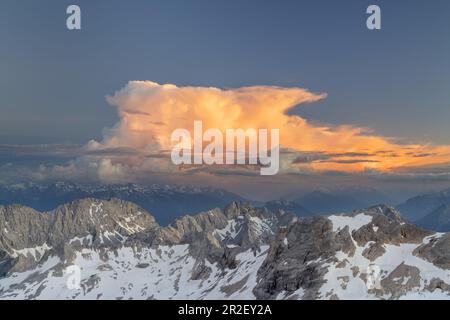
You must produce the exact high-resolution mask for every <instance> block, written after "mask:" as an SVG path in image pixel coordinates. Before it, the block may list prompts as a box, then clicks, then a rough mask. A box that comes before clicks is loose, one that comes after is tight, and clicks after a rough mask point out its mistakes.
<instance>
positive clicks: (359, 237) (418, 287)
mask: <svg viewBox="0 0 450 320" xmlns="http://www.w3.org/2000/svg"><path fill="white" fill-rule="evenodd" d="M449 261H450V234H449V233H448V234H442V233H435V232H430V231H426V230H423V229H421V228H418V227H416V226H414V225H412V224H410V223H408V222H407V221H406V220H404V219H403V218H402V217H401V216H400V214H399V212H397V211H396V210H395V209H393V208H392V207H389V206H385V205H379V206H375V207H371V208H368V209H363V210H358V211H355V212H353V213H351V214H339V215H331V216H314V217H308V218H298V217H296V216H295V215H293V214H288V213H284V212H282V211H278V212H276V213H275V212H272V211H270V210H268V209H267V208H253V207H252V206H250V205H246V204H241V203H236V202H232V203H231V204H229V205H228V206H226V207H225V209H223V210H221V209H214V210H208V211H206V212H202V213H199V214H197V215H195V216H183V217H180V218H178V219H176V220H175V221H174V222H173V223H171V224H170V225H169V226H166V227H163V226H160V225H159V224H158V223H157V222H156V221H155V219H154V217H153V216H152V215H151V213H149V212H146V211H145V210H144V209H143V208H141V207H139V206H137V205H135V204H133V203H131V202H127V201H123V200H118V199H111V200H107V201H106V200H99V199H92V198H88V199H82V200H77V201H74V202H70V203H67V204H64V205H61V206H59V207H58V208H56V209H55V210H54V211H52V212H50V213H45V212H43V213H41V212H37V211H35V210H34V209H31V208H29V207H26V206H22V205H8V206H0V299H8V300H10V299H92V300H95V299H195V300H199V299H306V300H310V299H449V297H450V263H449Z"/></svg>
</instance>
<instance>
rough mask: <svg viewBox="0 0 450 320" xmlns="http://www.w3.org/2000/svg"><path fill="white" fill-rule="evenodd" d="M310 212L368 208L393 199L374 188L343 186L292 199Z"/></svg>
mask: <svg viewBox="0 0 450 320" xmlns="http://www.w3.org/2000/svg"><path fill="white" fill-rule="evenodd" d="M291 202H294V203H296V204H298V205H300V206H302V207H303V208H305V209H306V210H307V211H309V212H313V213H315V214H332V213H340V212H350V211H353V210H358V209H360V208H367V207H370V206H373V205H376V204H378V203H388V204H391V203H392V200H391V199H390V198H389V197H388V196H386V195H384V194H383V193H381V192H379V191H378V190H375V189H372V188H363V187H361V188H358V187H355V188H342V189H338V190H315V191H313V192H310V193H307V194H305V195H302V196H300V197H296V198H293V199H291Z"/></svg>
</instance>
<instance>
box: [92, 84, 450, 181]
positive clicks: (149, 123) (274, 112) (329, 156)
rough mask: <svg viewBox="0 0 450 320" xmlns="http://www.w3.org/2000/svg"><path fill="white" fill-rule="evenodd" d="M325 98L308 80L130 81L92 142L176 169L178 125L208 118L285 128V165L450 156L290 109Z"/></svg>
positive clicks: (382, 166)
mask: <svg viewBox="0 0 450 320" xmlns="http://www.w3.org/2000/svg"><path fill="white" fill-rule="evenodd" d="M324 98H326V94H316V93H312V92H310V91H308V90H306V89H302V88H281V87H273V86H253V87H243V88H238V89H226V90H223V89H219V88H214V87H189V86H188V87H178V86H176V85H173V84H164V85H160V84H158V83H155V82H151V81H130V82H129V83H128V84H127V85H126V86H125V87H124V88H122V89H121V90H119V91H117V92H116V93H115V94H114V95H112V96H109V97H107V100H108V102H109V103H110V104H111V105H113V106H115V107H116V108H117V110H118V114H119V117H120V121H119V123H117V124H116V126H115V127H114V128H112V129H110V130H108V131H107V133H106V135H105V138H104V140H103V141H101V142H96V141H91V142H90V143H89V144H88V146H87V148H88V149H89V150H90V151H92V152H95V151H96V152H99V151H101V150H104V149H106V150H111V149H112V150H114V149H118V150H120V149H127V150H135V151H137V152H138V153H139V154H140V156H136V155H134V156H130V157H125V158H124V157H121V158H120V159H112V163H113V165H114V163H120V165H122V166H123V165H125V166H129V167H134V168H144V169H146V170H160V171H161V170H162V171H164V170H172V169H173V166H172V165H171V164H170V163H168V159H167V157H166V156H165V155H167V151H168V150H170V149H171V148H172V146H173V144H172V142H171V141H170V137H171V133H172V132H173V130H175V129H177V128H185V129H188V130H192V127H193V122H194V121H195V120H202V121H203V127H204V130H206V129H208V128H218V129H220V130H221V131H222V132H225V130H226V129H237V128H242V129H248V128H255V129H262V128H264V129H280V143H281V147H282V148H284V150H285V152H284V153H283V158H282V169H283V171H284V172H290V171H292V172H295V171H297V170H314V171H330V170H331V171H344V172H358V171H359V172H361V171H367V170H376V171H380V172H393V171H395V170H397V169H399V168H404V167H420V166H429V165H437V164H441V163H446V162H449V160H450V148H449V147H448V146H431V145H427V144H399V143H396V142H395V141H394V140H393V139H390V138H386V137H383V136H380V135H376V134H374V133H373V132H372V131H371V130H369V129H366V128H360V127H355V126H351V125H343V126H330V125H327V126H325V125H324V126H318V125H314V124H311V123H309V122H308V121H307V120H306V119H304V118H302V117H301V116H298V115H289V114H288V111H289V110H291V109H292V108H294V107H296V106H298V105H300V104H304V103H313V102H316V101H319V100H321V99H324ZM145 155H147V156H145ZM151 155H153V156H151ZM156 155H160V156H159V157H157V156H156Z"/></svg>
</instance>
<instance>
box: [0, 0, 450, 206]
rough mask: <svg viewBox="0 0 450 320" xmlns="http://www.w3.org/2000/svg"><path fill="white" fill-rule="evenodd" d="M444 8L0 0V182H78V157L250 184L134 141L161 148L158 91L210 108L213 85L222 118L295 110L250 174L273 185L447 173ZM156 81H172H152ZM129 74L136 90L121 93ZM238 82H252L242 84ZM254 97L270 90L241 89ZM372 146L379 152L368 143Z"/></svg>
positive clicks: (418, 180) (162, 108) (402, 183)
mask: <svg viewBox="0 0 450 320" xmlns="http://www.w3.org/2000/svg"><path fill="white" fill-rule="evenodd" d="M70 4H77V5H79V6H80V7H81V11H82V30H81V31H69V30H67V29H66V26H65V19H66V17H67V15H66V14H65V10H66V8H67V6H68V5H70ZM370 4H377V5H379V6H380V8H381V13H382V29H381V30H377V31H371V30H368V29H367V28H366V18H367V14H366V12H365V11H366V8H367V6H368V5H370ZM449 17H450V2H448V1H446V0H434V1H433V2H432V3H430V2H426V1H406V0H397V1H364V0H346V1H330V0H329V1H325V0H319V1H317V0H315V1H312V0H311V1H298V0H296V1H288V0H283V1H272V0H267V1H254V0H247V1H237V0H229V1H203V0H189V1H170V0H169V1H167V0H164V1H138V0H135V1H103V0H97V1H84V0H77V1H61V0H58V1H56V0H53V1H52V0H40V1H26V0H21V1H11V0H4V1H1V3H0V38H1V39H2V41H0V113H1V117H0V128H1V130H0V181H7V182H10V181H12V180H14V179H15V178H18V179H19V178H21V179H37V180H45V179H47V178H52V177H58V175H59V176H62V177H71V178H73V179H79V180H83V179H85V178H86V177H91V176H92V175H93V174H92V172H91V170H94V172H95V174H94V175H95V176H96V177H98V178H99V179H100V180H102V181H103V180H104V181H106V182H117V181H122V180H123V179H124V176H126V177H127V178H130V177H132V176H138V177H139V176H142V170H144V171H145V172H146V174H148V176H149V177H151V179H150V178H149V179H150V180H161V181H163V180H168V181H172V182H183V183H184V182H185V181H187V182H190V183H197V182H198V183H200V184H202V183H208V184H214V185H217V184H218V185H221V186H224V187H226V188H228V189H236V185H237V184H239V185H240V186H241V188H244V189H249V188H253V187H254V186H255V183H256V184H259V181H260V179H262V178H259V177H252V176H251V174H248V173H247V172H235V171H232V172H229V171H227V170H221V172H220V174H218V172H217V171H215V172H211V170H207V171H206V172H204V171H201V170H199V171H201V172H195V173H193V172H190V173H189V174H188V175H187V176H183V177H181V176H180V174H178V175H175V176H174V175H173V172H171V170H170V169H167V168H165V165H164V164H161V161H160V157H156V156H153V157H149V156H148V154H146V156H145V159H149V158H151V160H145V161H144V160H142V159H143V156H142V154H141V152H142V150H145V151H146V152H147V153H151V154H155V153H158V152H160V151H161V150H163V149H166V148H167V147H168V145H164V144H163V143H161V139H163V138H164V137H162V136H163V132H164V134H165V135H166V136H167V133H168V132H170V130H172V129H173V128H174V127H173V126H169V127H167V128H166V130H165V131H164V130H163V131H161V130H160V127H159V126H158V125H155V123H158V122H162V121H163V120H162V119H164V121H166V122H171V123H172V122H173V123H176V124H177V125H185V126H186V125H189V123H190V122H191V120H193V119H191V118H189V119H188V120H186V122H181V123H180V122H176V121H172V120H173V119H176V117H177V116H179V114H178V113H179V109H178V107H175V108H173V109H170V108H169V107H168V105H170V104H168V100H164V99H167V97H169V98H168V99H172V101H177V100H176V99H178V97H180V96H181V97H183V99H185V100H184V101H189V102H190V103H192V102H195V103H196V104H197V105H200V106H202V107H201V108H200V109H202V108H203V109H202V110H203V111H204V112H209V113H211V114H214V113H215V112H216V111H217V108H216V106H215V105H214V103H211V102H210V101H211V100H207V101H206V100H201V101H200V100H198V99H199V96H202V95H208V96H210V94H211V92H210V91H211V90H209V89H210V88H212V87H213V88H217V90H218V91H214V90H213V91H214V94H213V96H214V99H216V101H223V99H225V100H226V101H227V103H230V104H237V105H239V106H240V107H239V108H238V111H239V112H241V113H242V114H243V115H246V116H243V117H241V118H233V117H230V115H229V111H226V110H225V111H223V112H224V114H225V116H226V117H230V118H229V119H234V120H233V121H231V120H230V121H229V125H241V126H243V125H246V124H247V125H248V124H249V123H253V124H254V125H255V126H261V125H263V124H264V125H266V126H279V125H282V126H285V125H286V124H287V123H291V122H292V121H294V120H295V121H297V122H298V123H297V124H296V125H292V124H290V125H291V127H286V128H289V131H288V133H285V134H284V135H283V133H282V139H281V144H282V145H283V146H284V147H286V148H287V149H289V150H292V149H293V150H295V152H296V153H295V156H293V158H292V159H291V158H289V157H287V156H286V157H287V158H286V157H285V158H283V159H284V160H286V161H289V164H287V165H285V166H286V168H284V167H283V168H282V169H283V170H284V169H286V170H284V171H283V170H282V174H281V175H280V176H277V177H272V178H271V179H270V180H265V182H267V184H268V185H270V186H272V185H274V184H276V185H277V186H282V187H280V193H287V192H292V190H293V188H294V189H295V188H306V186H307V185H309V186H311V185H314V186H315V185H317V186H320V185H322V184H329V183H330V181H333V183H335V184H343V183H346V184H365V185H366V184H371V185H374V186H380V187H383V188H391V189H395V190H398V189H408V188H413V184H414V185H419V186H420V188H421V189H423V190H425V189H429V188H433V187H434V188H439V187H445V186H449V185H450V183H449V182H448V173H447V168H449V167H450V166H448V162H449V161H448V160H449V158H448V155H449V152H448V150H449V147H448V146H449V145H450V135H449V134H448V132H449V129H450V123H449V121H448V120H449V119H450V90H448V88H449V85H450V39H449V37H448V35H449V32H450V19H449ZM135 80H142V81H146V82H133V81H135ZM130 81H131V82H130ZM164 84H173V85H175V86H176V88H175V90H172V91H170V92H171V93H170V94H166V91H164V88H165V87H164ZM152 86H153V87H152ZM139 87H144V91H145V90H147V91H148V92H147V93H144V96H143V97H141V98H142V101H141V102H140V103H135V102H134V100H133V99H134V93H135V92H137V94H138V95H140V94H141V93H140V92H141V91H140V89H139ZM150 87H151V88H150ZM246 87H250V88H253V89H252V90H253V91H255V90H256V89H255V88H260V89H261V88H262V89H261V90H262V91H263V92H264V95H261V94H260V92H256V93H255V92H252V94H251V95H249V96H245V97H244V98H242V97H241V96H240V90H242V88H246ZM149 88H150V89H149ZM275 88H278V89H275ZM295 88H296V89H295ZM141 89H142V88H141ZM294 89H295V90H294ZM191 91H193V92H194V93H191ZM280 94H281V95H283V97H284V98H286V99H287V100H286V101H285V100H283V99H281V98H280V96H279V95H280ZM161 96H162V98H161ZM260 98H261V99H262V98H264V99H268V100H270V99H273V100H274V103H271V104H268V103H267V101H266V103H261V104H260V107H256V104H249V105H247V104H246V103H244V102H243V100H242V99H244V100H245V99H256V100H258V99H260ZM130 101H132V102H130ZM205 101H206V102H205ZM203 104H204V105H203ZM175 105H176V104H175ZM272 106H273V107H272ZM130 107H131V109H133V110H134V111H136V110H137V111H139V112H144V113H145V112H150V111H151V112H152V117H153V118H152V123H153V124H151V123H149V122H148V121H147V120H145V117H144V118H142V117H139V116H136V114H134V115H130V113H129V112H128V111H129V108H130ZM191 108H192V105H191ZM168 110H169V111H170V112H169V111H168ZM227 110H228V109H227ZM249 110H253V111H252V112H250V111H249ZM273 110H276V111H277V113H276V114H273ZM192 111H193V110H192V109H189V108H188V109H187V110H185V115H186V114H187V115H192V114H195V112H192ZM235 111H236V110H235ZM244 111H245V112H244ZM127 112H128V113H127ZM236 112H237V111H236ZM255 113H258V114H260V115H261V116H260V117H259V118H260V119H259V120H260V121H256V120H254V119H255V117H254V114H255ZM209 119H210V124H211V125H216V126H219V124H220V122H221V121H220V119H216V120H215V121H213V120H211V119H213V118H209ZM249 119H253V120H254V121H253V120H252V121H250V120H249ZM267 119H270V120H271V121H272V122H271V123H267V121H266V120H267ZM295 121H294V122H295ZM130 123H131V124H130ZM173 125H174V124H173ZM136 126H140V127H142V126H145V130H144V132H143V134H150V137H149V138H148V140H145V139H147V138H145V139H144V138H143V137H140V138H139V139H138V138H136V137H134V136H132V135H131V134H130V132H132V129H133V128H135V127H136ZM285 132H286V131H285ZM142 139H144V140H142ZM118 141H119V142H118ZM43 145H44V146H43ZM155 145H158V146H157V147H154V146H155ZM152 147H154V148H153V149H152ZM125 149H126V150H125ZM363 149H367V150H363ZM383 149H386V150H383ZM387 149H388V150H390V151H392V152H391V153H390V154H391V155H392V156H386V154H385V155H381V154H380V152H381V151H387ZM111 150H114V154H113V155H110V154H108V153H112V151H111ZM119 151H120V152H119ZM137 151H138V153H139V156H136V154H135V153H136V152H137ZM94 153H95V155H93V154H94ZM285 154H288V152H286V151H285ZM337 154H340V155H341V156H340V157H339V156H337ZM344 154H345V156H344ZM93 157H95V161H94V160H93ZM361 158H364V159H361ZM118 159H119V160H118ZM120 159H126V161H125V160H123V161H122V160H120ZM136 159H138V160H136ZM361 160H364V161H366V162H361ZM130 163H131V164H130ZM292 164H294V165H292ZM2 166H3V169H2ZM130 166H131V167H133V170H132V172H131V171H130ZM11 168H15V169H14V170H12V169H11ZM36 168H38V170H37V169H36ZM222 171H226V172H222ZM380 173H382V174H380ZM337 177H339V178H337ZM344 180H345V181H344ZM255 181H258V182H255ZM412 181H413V182H412ZM283 186H284V187H283ZM271 188H272V187H267V189H268V190H270V189H271ZM415 188H417V187H415ZM259 189H261V188H259ZM267 194H270V192H268V191H261V192H260V193H258V192H253V193H252V196H253V197H254V198H261V197H266V196H267Z"/></svg>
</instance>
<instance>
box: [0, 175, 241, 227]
mask: <svg viewBox="0 0 450 320" xmlns="http://www.w3.org/2000/svg"><path fill="white" fill-rule="evenodd" d="M83 198H96V199H103V200H109V199H111V198H117V199H122V200H125V201H131V202H133V203H136V204H138V205H140V206H141V207H143V208H144V209H146V210H147V211H150V212H151V213H152V214H153V216H154V217H155V219H156V220H157V221H158V223H160V224H163V225H166V224H168V223H170V222H172V221H173V220H174V219H175V218H177V217H179V216H182V215H185V214H195V213H198V212H201V211H205V210H209V209H211V208H216V207H219V208H223V207H225V206H226V205H227V204H229V203H230V202H232V201H245V199H243V198H242V197H240V196H238V195H236V194H234V193H231V192H228V191H225V190H222V189H214V188H199V187H192V186H175V185H159V184H152V185H138V184H132V183H130V184H125V185H79V184H75V183H68V182H58V183H51V184H43V185H40V184H34V183H26V184H17V185H13V186H3V187H2V186H0V205H7V204H22V205H26V206H29V207H31V208H34V209H36V210H38V211H49V210H53V209H54V208H56V207H57V206H59V205H62V204H64V203H68V202H71V201H75V200H78V199H83Z"/></svg>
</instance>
